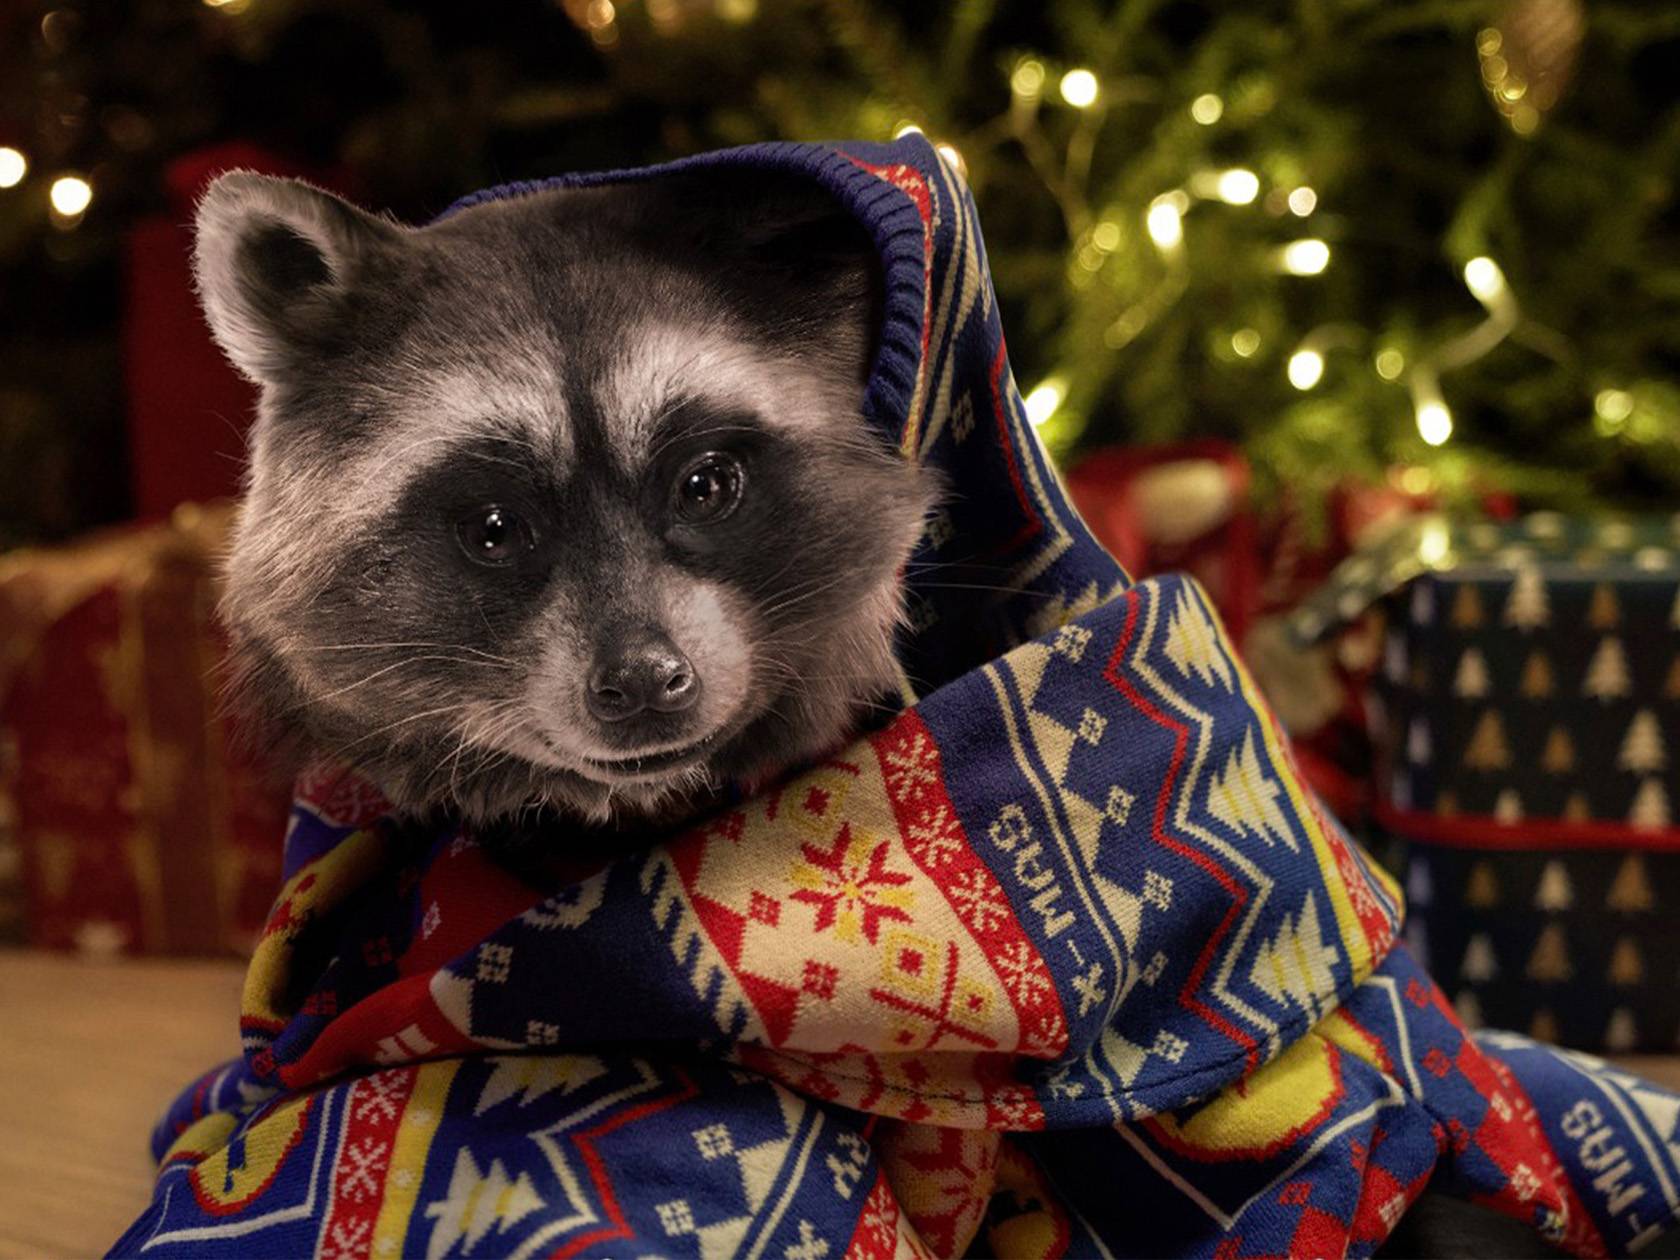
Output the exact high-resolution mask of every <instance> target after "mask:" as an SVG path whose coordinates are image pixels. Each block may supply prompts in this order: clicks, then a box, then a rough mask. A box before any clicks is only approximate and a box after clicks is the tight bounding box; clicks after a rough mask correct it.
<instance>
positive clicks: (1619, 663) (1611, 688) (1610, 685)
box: [1581, 637, 1632, 700]
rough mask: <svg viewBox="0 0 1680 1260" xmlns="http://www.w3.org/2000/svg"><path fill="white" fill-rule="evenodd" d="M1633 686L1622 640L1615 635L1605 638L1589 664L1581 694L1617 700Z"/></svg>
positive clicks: (1600, 698) (1599, 698)
mask: <svg viewBox="0 0 1680 1260" xmlns="http://www.w3.org/2000/svg"><path fill="white" fill-rule="evenodd" d="M1631 688H1632V683H1631V681H1630V680H1629V678H1628V664H1627V653H1626V652H1624V651H1623V650H1622V641H1621V640H1620V639H1617V638H1614V637H1611V638H1607V639H1605V640H1604V642H1602V643H1600V644H1599V645H1598V651H1596V652H1594V653H1593V657H1592V660H1591V661H1590V662H1589V663H1588V664H1587V676H1586V679H1585V680H1584V681H1583V682H1582V684H1581V694H1582V695H1587V696H1592V697H1594V698H1595V699H1598V700H1617V699H1620V698H1621V697H1623V696H1625V695H1627V694H1628V692H1629V690H1631Z"/></svg>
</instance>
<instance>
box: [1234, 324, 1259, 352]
mask: <svg viewBox="0 0 1680 1260" xmlns="http://www.w3.org/2000/svg"><path fill="white" fill-rule="evenodd" d="M1259 349H1260V334H1259V333H1257V332H1255V331H1254V329H1252V328H1239V329H1237V331H1236V332H1234V333H1232V334H1231V351H1232V353H1233V354H1235V355H1236V356H1237V358H1239V359H1249V358H1253V357H1254V354H1255V352H1256V351H1257V350H1259Z"/></svg>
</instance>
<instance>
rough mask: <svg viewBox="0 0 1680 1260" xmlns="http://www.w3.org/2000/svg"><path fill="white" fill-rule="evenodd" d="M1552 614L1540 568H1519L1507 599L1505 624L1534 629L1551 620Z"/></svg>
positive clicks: (1525, 566) (1520, 628)
mask: <svg viewBox="0 0 1680 1260" xmlns="http://www.w3.org/2000/svg"><path fill="white" fill-rule="evenodd" d="M1551 616H1552V610H1551V601H1550V600H1549V599H1548V598H1547V596H1546V581H1545V579H1544V578H1542V577H1541V576H1540V570H1539V569H1537V568H1534V567H1533V566H1532V565H1524V566H1523V567H1522V568H1520V569H1518V570H1517V578H1516V581H1514V582H1512V583H1511V594H1510V597H1509V598H1508V599H1506V601H1505V624H1506V625H1508V626H1515V627H1516V628H1517V629H1519V630H1525V631H1526V630H1534V629H1537V628H1539V627H1540V626H1543V625H1545V624H1546V623H1547V622H1548V621H1550V620H1551Z"/></svg>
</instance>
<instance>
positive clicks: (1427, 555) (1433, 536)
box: [1418, 443, 1452, 569]
mask: <svg viewBox="0 0 1680 1260" xmlns="http://www.w3.org/2000/svg"><path fill="white" fill-rule="evenodd" d="M1437 445H1439V443H1437ZM1451 553H1452V530H1451V529H1450V528H1449V527H1448V525H1447V523H1446V522H1445V521H1443V520H1441V519H1440V518H1439V517H1433V516H1432V517H1429V518H1427V519H1426V520H1425V521H1424V522H1423V528H1422V530H1421V532H1420V534H1419V536H1418V559H1419V560H1422V561H1423V562H1424V564H1426V565H1428V566H1429V567H1430V568H1431V569H1433V568H1435V567H1437V566H1438V565H1441V564H1444V563H1446V559H1447V557H1448V556H1449V555H1450V554H1451Z"/></svg>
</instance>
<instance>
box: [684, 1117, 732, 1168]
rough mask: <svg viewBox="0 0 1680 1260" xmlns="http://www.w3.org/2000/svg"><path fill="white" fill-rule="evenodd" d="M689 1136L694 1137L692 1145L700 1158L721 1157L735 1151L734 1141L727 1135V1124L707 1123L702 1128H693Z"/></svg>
mask: <svg viewBox="0 0 1680 1260" xmlns="http://www.w3.org/2000/svg"><path fill="white" fill-rule="evenodd" d="M690 1136H691V1137H693V1138H694V1146H695V1149H696V1150H698V1151H699V1152H700V1158H701V1159H707V1160H710V1159H721V1158H722V1157H723V1156H725V1155H733V1154H734V1153H735V1142H734V1140H733V1139H732V1138H731V1137H730V1135H729V1126H728V1125H724V1124H712V1125H707V1126H706V1127H705V1128H703V1129H696V1130H694V1132H693V1133H692V1134H691V1135H690Z"/></svg>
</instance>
